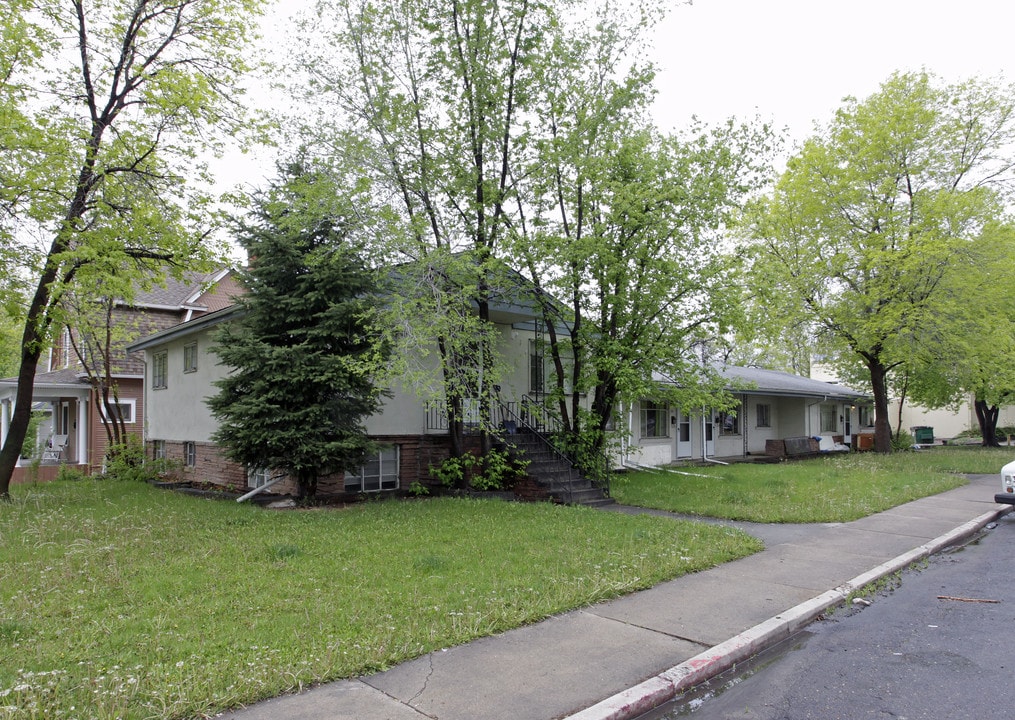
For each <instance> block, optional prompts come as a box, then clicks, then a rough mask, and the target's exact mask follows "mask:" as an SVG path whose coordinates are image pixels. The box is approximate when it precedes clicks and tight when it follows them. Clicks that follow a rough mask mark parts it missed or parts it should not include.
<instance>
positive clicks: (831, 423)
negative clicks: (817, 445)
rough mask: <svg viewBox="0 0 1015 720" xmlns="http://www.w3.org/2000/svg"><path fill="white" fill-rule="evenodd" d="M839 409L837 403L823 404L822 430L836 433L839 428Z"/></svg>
mask: <svg viewBox="0 0 1015 720" xmlns="http://www.w3.org/2000/svg"><path fill="white" fill-rule="evenodd" d="M838 414H839V409H838V408H837V407H836V406H835V405H822V406H821V432H823V433H834V432H835V431H836V430H838V429H839V422H838V420H839V418H838V417H837V415H838Z"/></svg>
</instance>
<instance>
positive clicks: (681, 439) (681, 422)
mask: <svg viewBox="0 0 1015 720" xmlns="http://www.w3.org/2000/svg"><path fill="white" fill-rule="evenodd" d="M692 454H693V448H692V447H691V416H690V415H688V414H687V413H685V412H684V411H683V410H678V411H677V457H678V458H689V457H691V455H692Z"/></svg>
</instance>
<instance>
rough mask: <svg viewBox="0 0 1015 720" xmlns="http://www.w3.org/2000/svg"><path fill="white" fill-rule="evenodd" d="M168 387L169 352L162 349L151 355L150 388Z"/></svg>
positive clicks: (162, 388) (161, 388)
mask: <svg viewBox="0 0 1015 720" xmlns="http://www.w3.org/2000/svg"><path fill="white" fill-rule="evenodd" d="M167 387H169V353H168V352H166V351H165V350H163V351H162V352H157V353H155V354H154V355H152V389H154V390H164V389H165V388H167Z"/></svg>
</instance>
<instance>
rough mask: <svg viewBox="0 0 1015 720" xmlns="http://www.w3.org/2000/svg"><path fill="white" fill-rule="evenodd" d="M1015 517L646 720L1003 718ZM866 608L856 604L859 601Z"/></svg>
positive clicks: (1013, 614)
mask: <svg viewBox="0 0 1015 720" xmlns="http://www.w3.org/2000/svg"><path fill="white" fill-rule="evenodd" d="M1013 548H1015V517H1013V516H1011V515H1009V516H1006V517H1003V518H1001V519H1000V520H998V522H997V525H996V527H994V528H993V529H987V530H983V531H982V532H981V533H979V534H978V535H976V536H975V537H974V538H972V539H971V540H970V541H969V542H968V543H965V544H963V545H961V546H958V547H956V548H953V549H950V550H947V551H945V552H942V553H940V554H937V555H934V556H931V557H930V558H928V559H927V560H926V561H923V562H920V563H917V564H916V566H915V567H914V568H912V569H909V570H906V571H904V572H902V573H901V574H900V575H899V576H898V577H897V581H896V582H890V583H889V586H888V588H887V589H882V590H881V591H880V592H876V593H872V594H868V595H866V596H865V598H866V599H867V600H869V601H870V602H871V605H870V606H867V607H863V606H857V605H850V606H847V607H839V608H836V609H834V610H833V611H832V612H829V613H826V615H825V616H824V617H823V618H822V619H821V620H819V621H817V622H815V623H813V624H812V625H810V626H808V628H807V629H806V630H805V631H803V632H800V633H798V634H796V635H794V636H793V637H791V638H789V639H787V640H786V641H783V642H782V643H780V644H779V645H778V646H776V647H773V648H770V649H769V650H767V651H766V652H765V653H763V654H762V655H760V656H759V657H757V658H755V659H753V660H752V661H750V662H748V663H746V664H742V665H740V666H738V667H737V668H736V669H735V670H734V671H730V672H728V673H725V674H724V675H722V676H719V677H717V678H714V679H712V680H711V681H710V682H708V683H706V684H705V685H703V686H700V687H698V688H696V689H695V690H694V691H692V692H690V693H688V694H687V695H685V696H684V697H683V698H682V699H680V700H679V701H676V702H674V703H672V704H670V705H669V706H666V707H664V708H660V709H658V710H655V711H653V712H652V713H650V714H648V715H646V716H644V718H643V720H675V719H676V718H686V717H692V718H695V720H717V719H719V718H722V719H724V720H725V719H727V718H738V719H743V720H777V719H778V720H808V719H811V718H813V719H815V720H817V719H820V720H834V719H836V718H843V719H846V718H848V719H849V720H865V719H867V718H870V719H872V720H873V719H874V718H878V719H881V718H904V719H905V720H918V719H921V718H927V719H932V720H942V719H945V718H949V719H950V718H976V717H986V718H989V717H998V716H999V714H1000V715H1002V716H1003V715H1005V714H1006V712H1007V711H1006V710H1005V707H1006V706H1007V705H1008V703H1009V701H1008V700H1007V699H1006V697H1007V695H1008V691H1007V688H1008V687H1009V686H1010V678H1011V675H1012V672H1013V671H1015V645H1013V643H1011V642H1010V641H1009V639H1008V638H1009V635H1010V631H1011V629H1012V627H1015V572H1013V570H1015V568H1013V562H1015V559H1013V553H1012V549H1013ZM861 608H862V609H861Z"/></svg>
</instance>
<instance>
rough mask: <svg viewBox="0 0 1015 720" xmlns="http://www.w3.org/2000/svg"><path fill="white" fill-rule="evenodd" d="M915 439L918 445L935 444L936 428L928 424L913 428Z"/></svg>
mask: <svg viewBox="0 0 1015 720" xmlns="http://www.w3.org/2000/svg"><path fill="white" fill-rule="evenodd" d="M912 431H913V440H915V441H916V443H917V444H918V445H933V444H934V428H932V427H927V426H926V425H920V426H918V427H915V428H912Z"/></svg>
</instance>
